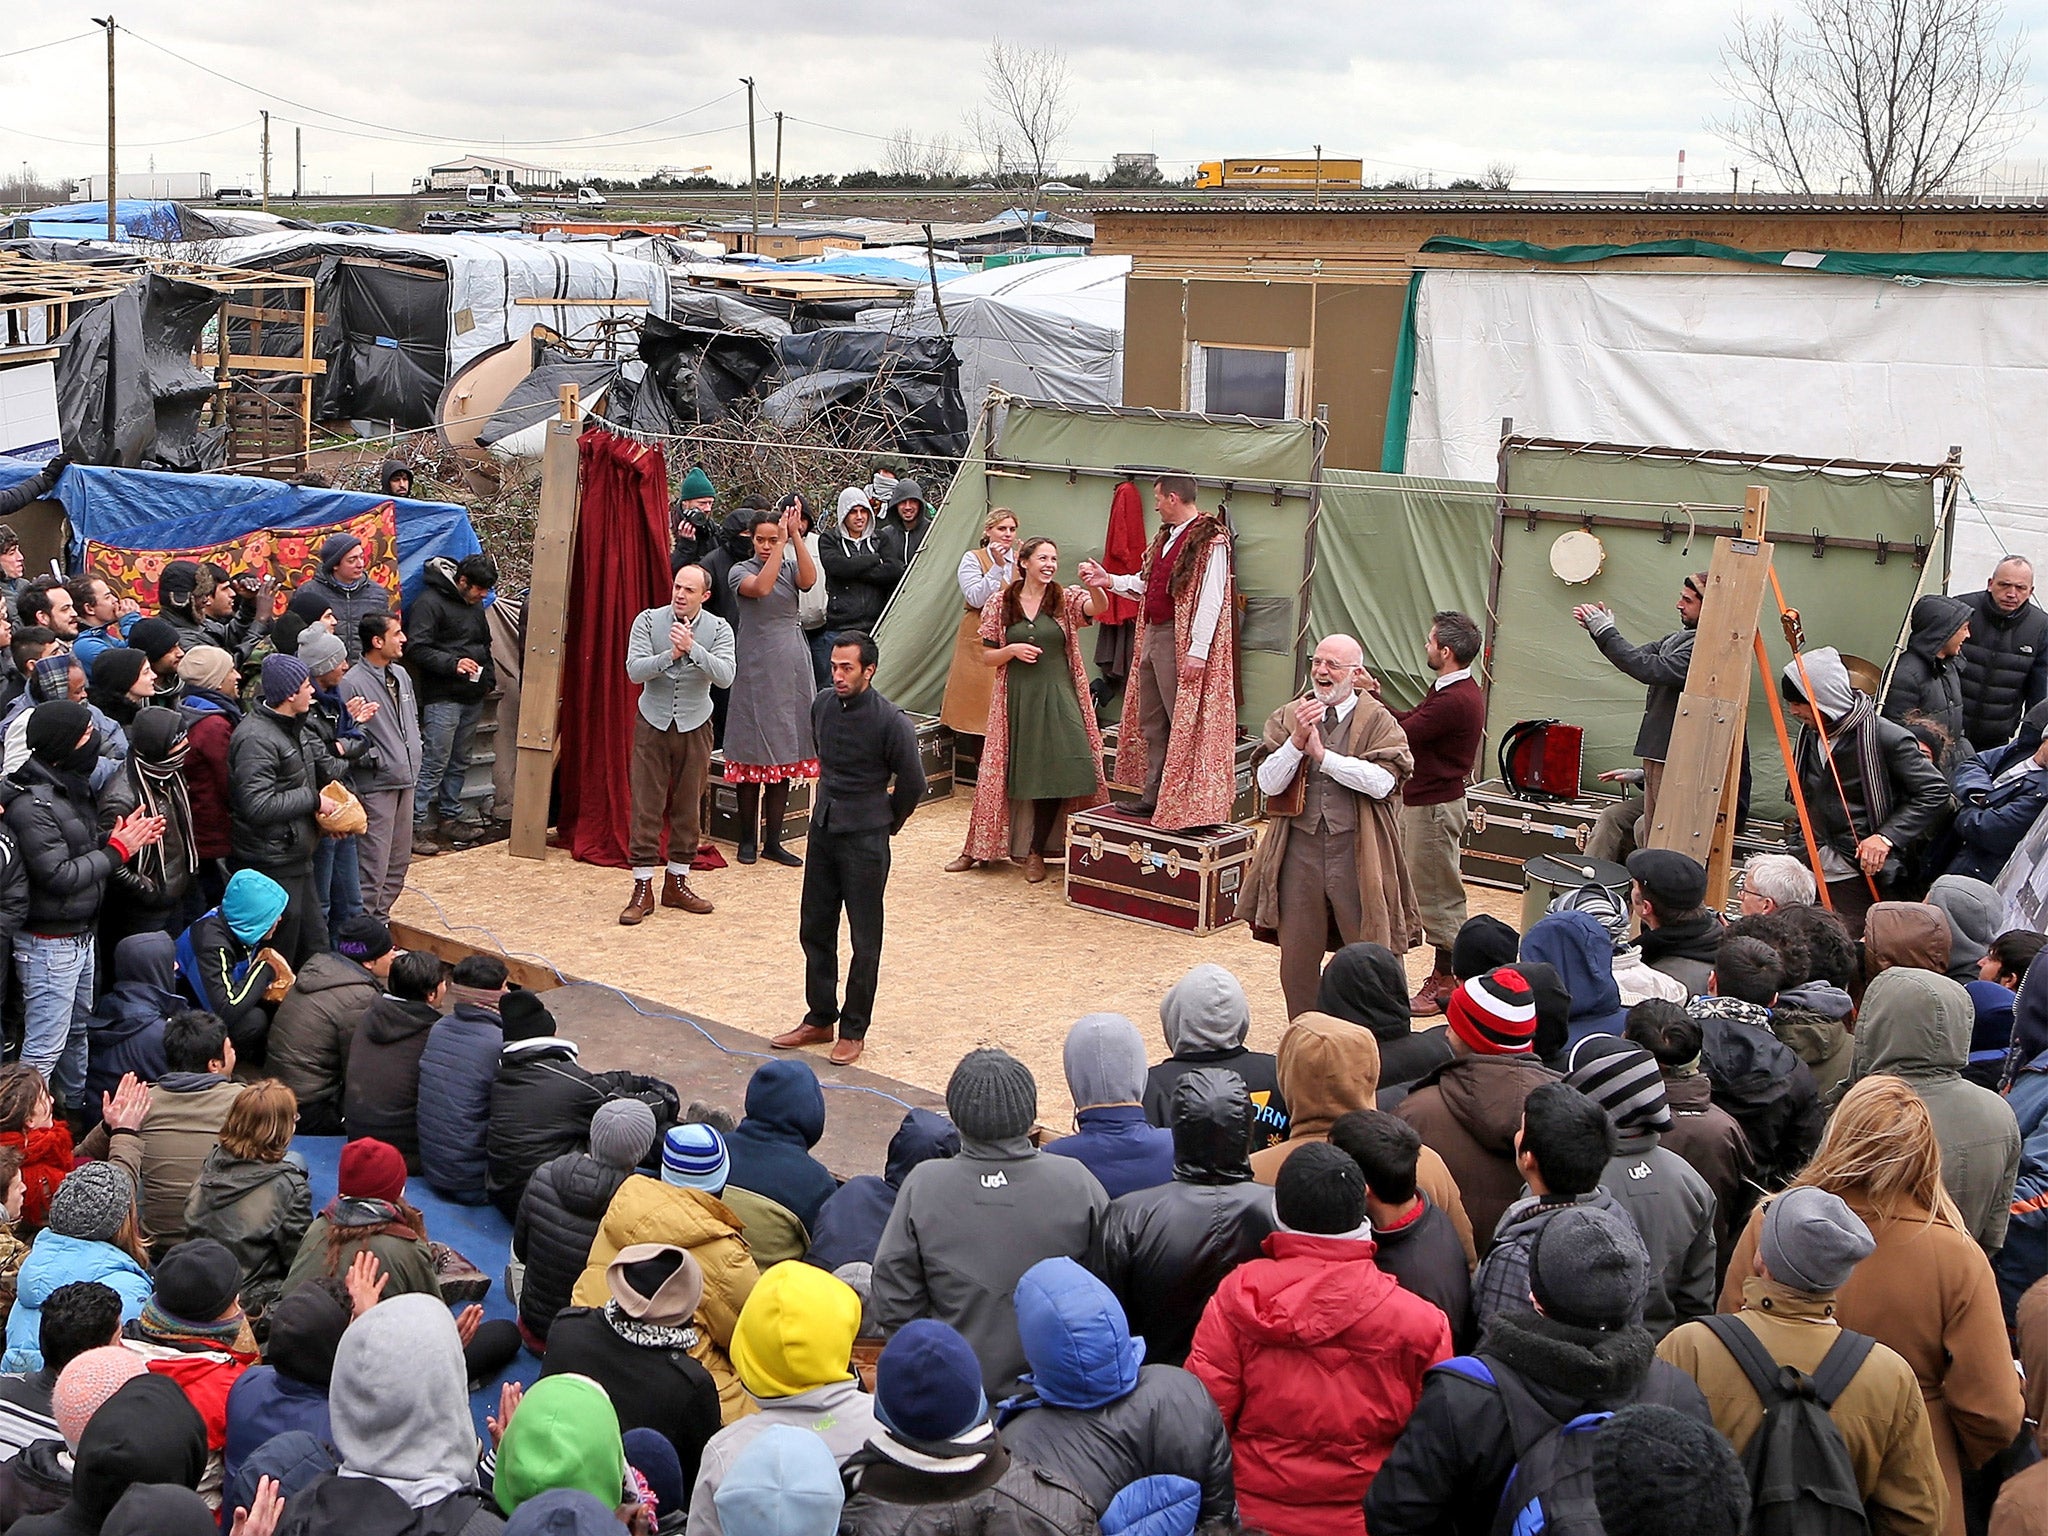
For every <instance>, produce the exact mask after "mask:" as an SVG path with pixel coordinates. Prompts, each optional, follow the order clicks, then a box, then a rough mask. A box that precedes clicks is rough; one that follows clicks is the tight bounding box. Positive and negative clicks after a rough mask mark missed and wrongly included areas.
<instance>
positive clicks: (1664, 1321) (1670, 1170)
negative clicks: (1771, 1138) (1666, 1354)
mask: <svg viewBox="0 0 2048 1536" xmlns="http://www.w3.org/2000/svg"><path fill="white" fill-rule="evenodd" d="M1565 1081H1566V1082H1567V1083H1569V1084H1571V1085H1572V1087H1574V1088H1576V1089H1578V1090H1579V1091H1580V1092H1581V1093H1583V1094H1585V1096H1586V1097H1587V1098H1589V1099H1591V1100H1592V1101H1593V1102H1594V1103H1595V1104H1597V1105H1599V1106H1600V1107H1601V1108H1602V1109H1604V1110H1606V1111H1607V1117H1608V1119H1610V1120H1611V1121H1613V1122H1614V1131H1615V1146H1616V1151H1615V1155H1614V1157H1613V1159H1612V1160H1611V1161H1609V1163H1608V1164H1607V1166H1606V1168H1605V1169H1603V1170H1602V1171H1601V1174H1600V1187H1601V1188H1602V1189H1604V1190H1606V1191H1607V1193H1608V1194H1609V1195H1611V1196H1613V1197H1614V1199H1615V1201H1616V1202H1617V1203H1618V1204H1619V1205H1620V1206H1621V1208H1622V1209H1623V1210H1625V1211H1627V1212H1628V1214H1629V1215H1630V1217H1632V1218H1633V1219H1634V1221H1635V1224H1636V1231H1637V1233H1638V1234H1639V1235H1640V1236H1641V1237H1642V1239H1643V1247H1644V1248H1645V1249H1646V1250H1647V1251H1648V1253H1649V1255H1650V1292H1649V1300H1648V1301H1647V1302H1646V1303H1645V1304H1644V1308H1643V1326H1644V1327H1646V1328H1648V1329H1649V1330H1650V1332H1651V1333H1653V1334H1655V1335H1656V1336H1657V1337H1658V1338H1660V1339H1661V1338H1663V1337H1664V1335H1665V1334H1667V1333H1669V1332H1670V1331H1671V1330H1672V1329H1673V1328H1674V1327H1676V1326H1677V1325H1678V1324H1680V1323H1683V1322H1689V1321H1690V1320H1692V1319H1693V1318H1695V1317H1705V1316H1707V1315H1708V1314H1709V1313H1711V1312H1712V1311H1713V1310H1714V1299H1715V1297H1717V1296H1718V1295H1720V1284H1719V1275H1718V1274H1717V1272H1716V1270H1715V1267H1714V1222H1715V1217H1716V1213H1715V1210H1714V1191H1713V1190H1712V1188H1710V1187H1709V1186H1708V1184H1707V1181H1706V1180H1705V1179H1703V1178H1701V1177H1700V1176H1699V1175H1698V1174H1697V1173H1695V1172H1693V1169H1692V1165H1691V1164H1689V1163H1687V1162H1686V1160H1685V1159H1684V1158H1682V1157H1680V1156H1679V1155H1678V1154H1677V1153H1676V1152H1672V1151H1670V1150H1668V1149H1667V1148H1665V1146H1664V1145H1663V1136H1664V1132H1665V1131H1667V1130H1669V1129H1670V1128H1671V1108H1670V1106H1669V1105H1668V1104H1667V1103H1666V1102H1665V1100H1664V1080H1663V1078H1662V1076H1661V1075H1660V1074H1659V1073H1658V1070H1657V1061H1656V1058H1655V1057H1653V1056H1651V1055H1650V1053H1649V1052H1648V1051H1645V1050H1643V1049H1642V1048H1641V1047H1640V1046H1634V1045H1630V1044H1629V1043H1628V1042H1627V1041H1625V1040H1617V1039H1616V1038H1615V1037H1614V1036H1612V1035H1593V1036H1591V1037H1589V1038H1588V1039H1586V1040H1583V1041H1581V1042H1580V1043H1579V1045H1578V1047H1577V1049H1575V1050H1574V1051H1573V1052H1572V1058H1571V1071H1570V1072H1568V1073H1566V1074H1565Z"/></svg>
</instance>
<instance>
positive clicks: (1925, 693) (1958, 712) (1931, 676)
mask: <svg viewBox="0 0 2048 1536" xmlns="http://www.w3.org/2000/svg"><path fill="white" fill-rule="evenodd" d="M1974 623H1975V621H1974V619H1973V618H1972V616H1971V613H1970V610H1969V608H1968V607H1967V606H1966V605H1965V604H1964V603H1963V602H1962V601H1961V600H1960V599H1959V598H1953V597H1943V596H1942V595H1941V594H1940V593H1939V592H1930V593H1928V594H1927V596H1925V597H1923V598H1921V599H1920V601H1919V602H1917V603H1915V604H1914V605H1913V630H1912V633H1911V635H1909V636H1908V637H1907V640H1906V649H1905V651H1904V653H1903V654H1901V655H1900V657H1899V659H1898V660H1897V661H1895V662H1893V663H1892V677H1891V683H1890V685H1889V686H1888V687H1887V688H1886V689H1885V695H1884V717H1885V719H1887V720H1903V719H1905V718H1906V716H1907V715H1909V714H1920V715H1924V716H1925V717H1926V718H1927V719H1929V720H1932V721H1934V722H1935V724H1937V725H1939V726H1940V727H1941V728H1942V729H1943V730H1945V731H1947V732H1948V733H1949V736H1950V738H1951V739H1952V740H1953V741H1954V742H1955V744H1956V746H1957V747H1959V748H1961V747H1962V743H1963V735H1964V730H1963V726H1964V718H1963V716H1964V712H1963V670H1962V667H1961V666H1960V664H1959V663H1958V662H1957V661H1956V659H1955V658H1954V657H1952V656H1950V657H1943V656H1941V655H1940V654H1939V653H1940V651H1941V648H1942V647H1943V646H1944V645H1947V644H1948V643H1949V641H1950V640H1951V639H1953V638H1954V637H1955V632H1956V631H1957V630H1959V629H1961V628H1962V627H1963V626H1964V625H1965V624H1971V625H1973V626H1974ZM1968 643H1969V642H1968V641H1965V642H1964V644H1966V645H1967V644H1968ZM1964 750H1967V749H1966V748H1965V749H1964Z"/></svg>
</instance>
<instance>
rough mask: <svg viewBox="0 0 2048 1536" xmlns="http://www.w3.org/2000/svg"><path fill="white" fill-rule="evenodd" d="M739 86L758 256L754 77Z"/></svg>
mask: <svg viewBox="0 0 2048 1536" xmlns="http://www.w3.org/2000/svg"><path fill="white" fill-rule="evenodd" d="M740 84H742V85H744V86H745V87H746V88H747V195H748V196H749V197H750V198H751V199H752V200H753V202H752V207H753V213H752V215H751V223H752V225H753V231H754V246H753V249H754V254H755V255H756V256H758V255H760V254H761V172H760V170H759V169H758V166H757V162H756V161H755V159H754V77H753V76H752V75H742V76H741V77H740Z"/></svg>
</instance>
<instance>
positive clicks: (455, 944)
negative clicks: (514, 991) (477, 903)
mask: <svg viewBox="0 0 2048 1536" xmlns="http://www.w3.org/2000/svg"><path fill="white" fill-rule="evenodd" d="M391 942H392V943H394V944H396V945H397V946H398V947H399V948H400V949H422V950H425V951H426V952H427V953H428V954H430V955H439V956H440V957H441V958H442V959H443V960H446V961H447V962H448V963H449V964H450V965H454V964H455V963H457V962H458V961H462V960H467V959H468V958H469V957H470V956H471V955H496V956H497V957H498V958H499V959H500V960H503V961H504V962H505V970H506V973H507V974H508V976H509V977H510V978H511V979H512V980H513V981H516V982H518V983H519V985H520V986H522V987H524V988H526V990H527V991H529V992H551V991H553V990H554V989H555V988H556V987H559V986H561V985H562V981H561V978H560V977H558V976H557V975H556V974H555V973H554V972H553V971H551V970H549V969H548V968H547V967H546V966H544V965H541V964H540V963H538V962H537V961H533V960H523V959H521V958H519V957H518V956H517V955H508V954H506V953H505V952H504V951H503V950H502V949H497V948H495V947H493V946H491V945H488V944H472V943H470V942H469V941H468V940H467V939H458V938H456V937H455V936H454V935H453V934H449V933H435V932H434V931H433V930H431V929H428V928H420V927H416V926H415V925H414V924H412V923H401V922H393V923H392V924H391Z"/></svg>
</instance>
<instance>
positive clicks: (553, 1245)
mask: <svg viewBox="0 0 2048 1536" xmlns="http://www.w3.org/2000/svg"><path fill="white" fill-rule="evenodd" d="M714 1134H715V1133H714ZM653 1146H654V1111H653V1110H651V1109H649V1108H648V1107H647V1106H646V1105H645V1104H642V1103H641V1102H640V1101H639V1100H638V1099H613V1100H612V1101H611V1102H610V1103H609V1104H605V1105H601V1106H600V1107H599V1109H598V1111H597V1113H596V1114H594V1115H592V1116H591V1117H590V1150H589V1151H588V1152H565V1153H563V1154H562V1156H560V1157H558V1158H555V1159H554V1160H553V1161H551V1162H546V1163H542V1164H541V1165H540V1167H539V1168H537V1169H535V1170H534V1174H533V1177H532V1178H531V1179H530V1180H528V1181H527V1185H526V1193H525V1195H524V1196H522V1197H521V1199H520V1201H519V1217H518V1219H517V1220H516V1221H514V1222H513V1223H512V1256H513V1257H514V1258H515V1259H517V1260H518V1261H519V1262H520V1263H521V1264H523V1265H525V1266H526V1269H525V1274H524V1277H523V1278H522V1280H521V1281H520V1286H519V1332H520V1337H521V1338H522V1339H523V1340H524V1342H525V1344H526V1347H527V1348H528V1349H530V1350H532V1351H533V1352H534V1353H535V1354H537V1355H544V1354H546V1353H547V1347H548V1330H549V1329H550V1328H551V1327H552V1326H553V1325H554V1321H555V1314H556V1313H558V1312H560V1311H561V1310H562V1309H563V1308H564V1307H566V1306H568V1305H569V1293H570V1292H571V1291H573V1290H574V1289H575V1288H576V1278H577V1276H579V1275H581V1274H582V1273H583V1266H584V1265H585V1264H586V1263H587V1262H588V1261H589V1258H590V1244H591V1240H592V1239H594V1238H595V1237H596V1236H597V1229H598V1226H599V1224H600V1223H601V1222H603V1220H604V1213H605V1211H606V1210H607V1209H608V1208H609V1207H610V1205H611V1203H612V1196H614V1195H616V1194H617V1193H618V1192H619V1186H620V1185H621V1184H623V1183H625V1182H626V1179H627V1178H628V1177H629V1176H630V1175H631V1174H632V1172H633V1170H634V1169H635V1168H637V1167H639V1166H640V1164H641V1162H642V1161H643V1160H645V1158H646V1157H647V1154H648V1152H649V1151H650V1150H651V1149H652V1148H653Z"/></svg>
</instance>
